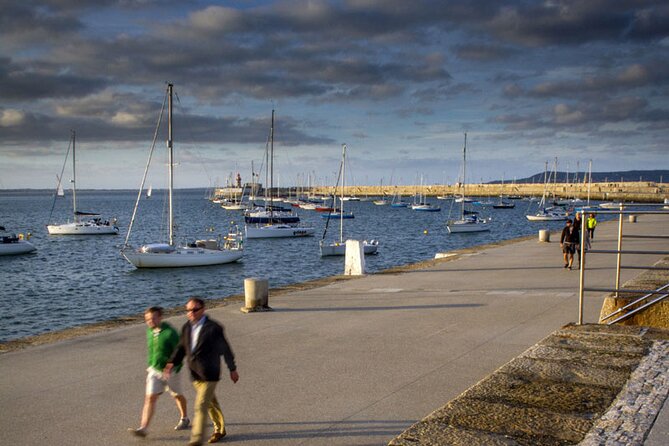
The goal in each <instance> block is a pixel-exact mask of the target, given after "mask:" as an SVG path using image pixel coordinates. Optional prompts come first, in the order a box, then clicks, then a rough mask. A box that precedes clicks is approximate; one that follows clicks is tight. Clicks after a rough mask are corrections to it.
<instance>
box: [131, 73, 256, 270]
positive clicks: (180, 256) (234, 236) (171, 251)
mask: <svg viewBox="0 0 669 446" xmlns="http://www.w3.org/2000/svg"><path fill="white" fill-rule="evenodd" d="M172 91H173V86H172V84H168V85H167V93H166V96H167V100H168V112H167V121H168V130H167V133H168V136H167V151H168V153H167V154H168V163H167V166H168V191H167V193H168V228H169V239H168V242H167V243H151V244H147V245H143V246H141V247H140V248H138V249H134V248H132V247H131V246H130V245H129V244H128V240H129V238H130V234H131V231H132V226H133V223H134V221H135V216H136V215H137V207H138V205H139V202H140V198H141V194H142V190H143V188H144V182H145V180H146V174H147V172H148V168H149V165H148V163H147V166H146V169H145V171H144V177H143V178H142V184H141V186H140V188H139V192H138V194H137V201H136V203H135V209H134V211H133V214H132V220H131V221H130V225H129V227H128V234H127V235H126V238H125V244H124V245H123V249H122V250H121V255H123V257H125V259H126V260H127V261H128V262H130V263H131V264H132V265H134V266H135V267H136V268H174V267H188V266H207V265H220V264H224V263H232V262H236V261H237V260H239V259H241V258H242V256H243V253H244V251H243V248H242V238H241V233H239V231H236V232H231V233H229V234H228V235H227V236H226V237H225V242H224V243H223V245H221V240H220V236H219V238H218V239H213V240H211V239H209V240H196V241H194V242H192V243H189V244H187V245H177V244H176V242H175V235H174V228H175V225H174V212H173V188H174V172H173V171H174V151H173V138H172ZM163 107H164V103H163ZM161 116H162V110H161ZM159 125H160V123H159ZM154 146H155V140H154V144H153V145H152V147H151V152H153V147H154ZM150 160H151V155H149V161H150Z"/></svg>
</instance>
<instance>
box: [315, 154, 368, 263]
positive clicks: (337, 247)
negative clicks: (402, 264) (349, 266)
mask: <svg viewBox="0 0 669 446" xmlns="http://www.w3.org/2000/svg"><path fill="white" fill-rule="evenodd" d="M339 174H340V175H339V179H338V181H337V183H339V180H341V195H340V197H339V199H340V206H341V208H340V209H339V215H340V216H341V217H335V218H339V241H338V242H331V243H327V242H325V234H326V233H327V230H328V225H327V224H326V225H325V230H324V231H323V237H322V238H321V241H320V244H319V246H320V250H321V257H327V256H343V255H345V254H346V243H345V242H344V219H345V218H346V217H343V216H344V215H346V214H345V212H344V201H346V200H344V188H345V176H346V144H343V145H342V154H341V165H340V168H339ZM335 190H336V187H335ZM328 215H331V214H328ZM328 222H329V220H328ZM362 247H363V252H364V253H365V254H376V251H377V249H378V248H379V242H378V241H376V240H370V241H367V240H364V241H363V242H362Z"/></svg>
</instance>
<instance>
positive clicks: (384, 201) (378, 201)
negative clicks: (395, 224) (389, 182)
mask: <svg viewBox="0 0 669 446" xmlns="http://www.w3.org/2000/svg"><path fill="white" fill-rule="evenodd" d="M373 203H374V204H375V205H377V206H386V205H387V204H388V200H386V199H385V198H382V199H380V200H374V201H373Z"/></svg>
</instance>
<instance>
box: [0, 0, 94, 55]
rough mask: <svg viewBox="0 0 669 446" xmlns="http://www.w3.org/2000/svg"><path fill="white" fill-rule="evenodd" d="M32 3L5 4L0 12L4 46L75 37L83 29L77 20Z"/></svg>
mask: <svg viewBox="0 0 669 446" xmlns="http://www.w3.org/2000/svg"><path fill="white" fill-rule="evenodd" d="M39 3H42V2H30V1H4V2H2V5H1V6H0V8H2V14H0V37H1V38H2V42H3V46H5V47H10V46H11V47H14V46H18V45H23V44H25V43H40V44H41V43H43V42H49V41H53V40H54V39H58V38H61V37H64V36H66V35H70V34H75V33H76V32H78V31H80V30H82V29H83V28H84V25H83V24H82V23H81V22H80V21H79V20H78V19H77V18H76V17H72V16H69V15H66V14H63V13H61V12H58V11H53V10H50V9H49V8H48V7H43V5H40V4H39Z"/></svg>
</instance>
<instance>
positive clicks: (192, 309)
mask: <svg viewBox="0 0 669 446" xmlns="http://www.w3.org/2000/svg"><path fill="white" fill-rule="evenodd" d="M202 308H203V307H197V308H191V309H188V308H186V312H187V313H195V312H196V311H200V310H201V309H202Z"/></svg>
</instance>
